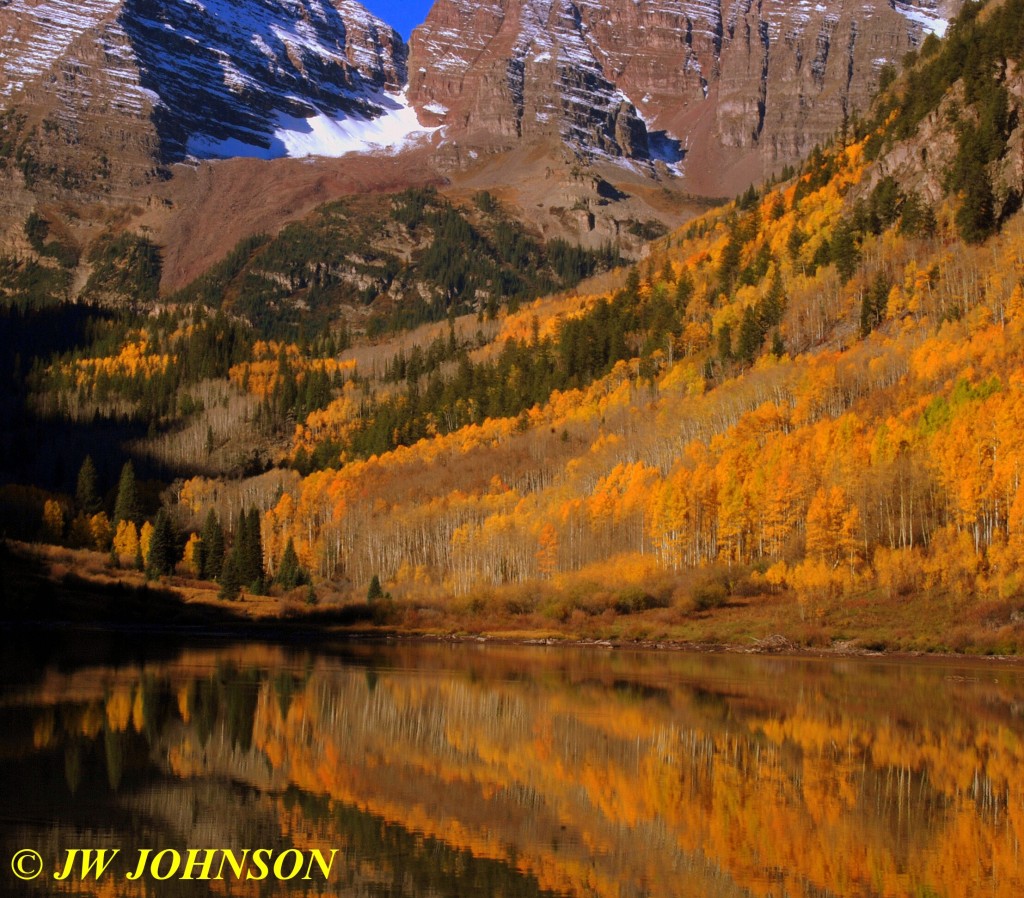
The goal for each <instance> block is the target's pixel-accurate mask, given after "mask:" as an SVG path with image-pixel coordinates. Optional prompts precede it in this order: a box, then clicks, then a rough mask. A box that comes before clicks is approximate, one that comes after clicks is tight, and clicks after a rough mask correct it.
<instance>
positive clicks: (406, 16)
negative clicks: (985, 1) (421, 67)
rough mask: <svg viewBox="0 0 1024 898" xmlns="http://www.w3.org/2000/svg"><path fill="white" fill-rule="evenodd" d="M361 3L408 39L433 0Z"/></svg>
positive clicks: (432, 3)
mask: <svg viewBox="0 0 1024 898" xmlns="http://www.w3.org/2000/svg"><path fill="white" fill-rule="evenodd" d="M362 4H363V6H365V7H366V8H367V9H368V10H370V12H372V13H373V14H374V15H376V16H379V17H380V18H382V19H383V20H384V21H385V22H387V23H388V24H389V25H392V26H393V27H395V28H397V29H398V30H399V32H401V34H402V36H403V37H404V38H405V39H406V40H408V39H409V34H410V33H411V32H412V30H413V28H415V27H416V26H417V25H420V24H422V23H423V20H424V19H426V17H427V13H428V12H430V7H431V6H433V5H434V0H362Z"/></svg>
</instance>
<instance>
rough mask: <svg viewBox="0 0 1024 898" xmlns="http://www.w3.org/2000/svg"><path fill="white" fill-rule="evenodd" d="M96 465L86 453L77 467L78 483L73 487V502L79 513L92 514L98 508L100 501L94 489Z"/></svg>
mask: <svg viewBox="0 0 1024 898" xmlns="http://www.w3.org/2000/svg"><path fill="white" fill-rule="evenodd" d="M96 481H97V478H96V466H95V465H94V464H93V462H92V457H91V456H89V455H87V456H86V457H85V461H83V462H82V467H81V468H79V469H78V483H77V485H76V487H75V503H76V504H77V506H78V511H79V513H80V514H84V515H90V516H91V515H94V514H97V513H98V512H99V510H100V506H101V504H102V503H101V502H100V497H99V494H98V493H97V490H96Z"/></svg>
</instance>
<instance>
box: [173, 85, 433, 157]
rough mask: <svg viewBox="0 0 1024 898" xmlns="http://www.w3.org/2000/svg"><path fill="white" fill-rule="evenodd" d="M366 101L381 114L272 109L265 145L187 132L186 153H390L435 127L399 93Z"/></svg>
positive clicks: (292, 155) (300, 155) (287, 154)
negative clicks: (426, 124)
mask: <svg viewBox="0 0 1024 898" xmlns="http://www.w3.org/2000/svg"><path fill="white" fill-rule="evenodd" d="M372 102H373V104H374V105H375V106H378V107H380V108H382V109H383V110H384V112H383V114H382V115H379V116H377V117H375V118H370V117H366V116H361V115H358V114H355V115H343V116H336V115H330V114H328V113H325V112H323V111H322V110H319V109H318V110H316V111H315V114H314V115H311V116H309V117H307V118H301V117H298V116H293V115H289V114H288V113H285V112H281V113H278V115H277V119H276V121H275V123H274V125H273V133H272V134H271V135H269V138H268V140H267V142H266V144H265V145H264V144H263V143H262V142H254V143H246V142H244V141H241V140H239V139H237V138H234V137H231V138H222V139H217V138H215V137H211V136H210V135H208V134H201V133H200V134H193V135H192V136H191V137H190V138H189V141H188V153H189V155H190V156H192V157H193V158H195V159H229V158H236V157H243V158H247V159H281V158H285V157H290V158H303V157H306V156H324V157H328V158H338V157H340V156H345V155H347V154H349V153H368V152H381V151H392V152H396V151H398V150H401V149H404V148H406V147H408V146H409V145H410V144H413V143H416V142H418V141H421V140H425V139H427V138H428V137H429V136H430V135H431V134H433V133H435V132H437V131H438V130H440V128H437V127H433V128H427V127H424V126H423V125H422V124H421V123H420V120H419V118H418V116H417V115H416V110H415V109H413V108H412V106H411V105H410V104H409V101H408V99H407V98H406V96H405V94H404V93H401V94H397V93H383V94H378V95H375V96H374V97H373V99H372Z"/></svg>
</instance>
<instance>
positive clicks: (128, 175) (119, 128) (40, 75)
mask: <svg viewBox="0 0 1024 898" xmlns="http://www.w3.org/2000/svg"><path fill="white" fill-rule="evenodd" d="M0 35H2V36H3V41H4V46H5V51H6V52H5V54H4V57H3V61H2V63H0V108H3V109H5V110H7V112H8V118H9V120H8V123H7V125H8V130H9V131H12V130H14V131H16V133H17V137H18V139H19V141H20V142H19V143H18V145H17V146H16V147H15V148H14V149H15V156H16V160H17V162H18V163H19V165H20V168H21V170H22V173H23V175H24V178H25V181H26V182H28V183H29V184H31V183H32V182H34V181H36V180H38V179H39V178H40V177H48V178H49V179H50V180H56V181H57V182H58V183H59V184H60V185H61V186H63V187H66V188H79V189H83V188H86V187H87V185H88V184H89V183H90V182H92V183H95V184H96V185H97V187H98V188H99V189H102V186H104V185H107V184H109V183H113V184H114V185H121V186H124V185H128V186H138V185H140V184H142V183H145V182H146V181H147V180H151V179H152V176H153V169H154V167H155V166H157V165H165V164H168V163H173V162H180V161H183V160H185V159H186V158H194V159H206V158H223V157H233V156H258V157H262V158H272V157H276V156H284V155H307V154H310V153H318V154H326V155H341V154H342V153H343V152H347V151H349V150H352V149H365V148H367V146H369V145H388V144H394V143H396V142H400V141H401V140H403V139H404V137H405V135H406V134H408V133H409V132H410V131H415V130H416V129H417V128H418V124H417V122H416V118H415V114H414V113H412V112H411V111H410V110H409V109H408V107H407V105H406V104H405V103H404V102H403V99H402V94H401V91H402V87H403V86H404V84H405V81H406V47H405V43H404V42H403V41H402V39H401V37H400V36H399V35H398V33H397V32H396V31H395V30H394V29H393V28H391V27H390V26H388V25H386V24H385V23H383V22H381V21H380V20H379V19H377V18H375V17H374V16H372V15H371V14H370V13H369V12H368V11H367V10H366V9H365V8H364V7H362V6H360V5H359V4H358V3H355V2H351V0H338V2H335V3H322V2H319V0H260V2H238V0H202V2H172V3H156V2H150V0H86V2H84V3H81V2H75V3H71V2H65V0H46V2H43V3H30V2H28V0H13V2H10V3H7V4H5V5H4V6H3V7H2V8H0Z"/></svg>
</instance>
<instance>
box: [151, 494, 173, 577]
mask: <svg viewBox="0 0 1024 898" xmlns="http://www.w3.org/2000/svg"><path fill="white" fill-rule="evenodd" d="M173 569H174V529H173V527H172V526H171V517H170V515H169V514H167V511H166V509H163V508H161V509H160V511H159V512H158V513H157V516H156V521H155V523H154V524H153V536H152V538H151V540H150V543H149V558H148V560H147V564H146V573H147V574H148V575H149V576H150V577H162V576H165V575H166V574H170V573H171V571H172V570H173Z"/></svg>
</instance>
